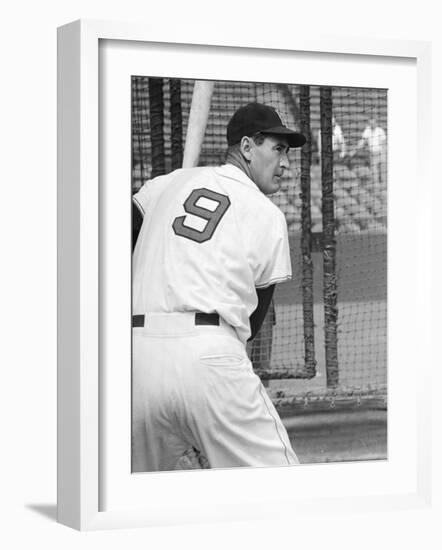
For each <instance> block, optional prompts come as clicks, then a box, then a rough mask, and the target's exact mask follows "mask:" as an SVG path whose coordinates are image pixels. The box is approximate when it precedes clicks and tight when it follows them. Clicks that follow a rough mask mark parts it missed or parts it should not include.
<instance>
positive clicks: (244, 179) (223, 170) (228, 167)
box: [215, 164, 261, 192]
mask: <svg viewBox="0 0 442 550" xmlns="http://www.w3.org/2000/svg"><path fill="white" fill-rule="evenodd" d="M215 172H216V173H217V174H219V175H221V176H224V177H225V178H229V179H232V180H235V181H240V182H241V183H244V184H245V185H248V186H249V187H252V188H253V189H256V191H259V192H261V191H260V190H259V188H258V186H257V185H256V183H254V182H253V181H252V180H251V179H250V178H249V176H247V174H245V173H244V172H243V171H242V170H241V169H240V168H237V167H236V166H233V164H223V165H222V166H217V167H216V168H215Z"/></svg>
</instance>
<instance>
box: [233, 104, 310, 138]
mask: <svg viewBox="0 0 442 550" xmlns="http://www.w3.org/2000/svg"><path fill="white" fill-rule="evenodd" d="M257 133H261V134H274V135H277V136H284V137H285V138H286V139H287V142H288V144H289V146H290V147H302V146H303V145H304V143H305V142H306V138H305V136H304V135H303V134H299V133H298V132H295V131H293V130H290V129H289V128H287V127H286V126H284V124H283V123H282V120H281V119H280V117H279V115H278V113H277V112H276V110H275V109H274V108H273V107H270V106H268V105H263V104H262V103H249V104H248V105H244V107H240V108H239V109H238V110H237V111H236V112H235V113H234V115H233V116H232V118H231V119H230V121H229V123H228V125H227V143H228V145H229V146H230V145H235V144H237V143H239V142H240V141H241V139H242V138H243V137H244V136H250V137H251V136H253V135H254V134H257Z"/></svg>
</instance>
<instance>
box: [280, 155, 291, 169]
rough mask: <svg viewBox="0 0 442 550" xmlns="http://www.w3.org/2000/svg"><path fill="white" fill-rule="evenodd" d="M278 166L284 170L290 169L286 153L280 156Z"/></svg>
mask: <svg viewBox="0 0 442 550" xmlns="http://www.w3.org/2000/svg"><path fill="white" fill-rule="evenodd" d="M279 165H280V166H281V168H284V170H287V169H288V168H289V167H290V162H289V157H288V155H287V153H284V154H283V155H281V160H280V162H279Z"/></svg>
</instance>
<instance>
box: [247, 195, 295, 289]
mask: <svg viewBox="0 0 442 550" xmlns="http://www.w3.org/2000/svg"><path fill="white" fill-rule="evenodd" d="M271 206H272V212H271V214H272V215H271V216H268V217H267V223H264V224H263V228H262V232H261V235H260V237H261V238H258V239H256V250H255V261H256V269H255V287H256V288H265V287H268V286H270V285H274V284H277V283H282V282H284V281H287V280H289V279H291V276H292V268H291V261H290V247H289V240H288V234H287V223H286V221H285V217H284V214H283V213H282V212H281V210H279V208H278V207H276V206H275V205H273V204H272V205H271Z"/></svg>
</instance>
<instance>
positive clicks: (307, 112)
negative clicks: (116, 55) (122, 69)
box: [127, 75, 389, 473]
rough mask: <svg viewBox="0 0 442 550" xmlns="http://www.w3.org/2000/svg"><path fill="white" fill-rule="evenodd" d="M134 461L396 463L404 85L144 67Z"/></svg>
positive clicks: (157, 464) (135, 194) (136, 78)
mask: <svg viewBox="0 0 442 550" xmlns="http://www.w3.org/2000/svg"><path fill="white" fill-rule="evenodd" d="M130 85H131V146H132V168H131V184H132V188H131V189H130V190H129V189H128V190H127V196H128V201H131V202H132V251H133V254H132V266H131V267H132V385H131V388H132V426H131V463H132V473H143V472H161V471H162V472H167V471H168V472H170V471H174V470H197V469H203V470H205V469H221V468H239V467H254V468H257V467H272V466H273V467H274V466H287V467H297V466H299V465H301V466H302V465H304V464H318V467H320V466H319V465H320V464H325V463H331V462H333V463H336V462H338V463H341V462H357V461H385V460H387V459H388V447H387V427H388V421H387V419H388V367H389V366H388V360H387V343H388V334H387V311H388V309H387V307H388V302H387V268H388V259H387V227H388V220H387V206H388V204H387V191H388V183H389V182H388V178H387V173H388V166H387V157H388V130H389V128H388V114H389V111H388V109H389V103H388V90H387V89H384V88H362V87H361V88H358V87H352V86H348V87H344V86H328V85H307V84H297V83H288V84H282V83H270V82H238V81H209V80H192V79H178V78H169V77H167V76H165V77H158V76H155V77H151V76H149V75H133V76H132V78H131V83H130Z"/></svg>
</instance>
